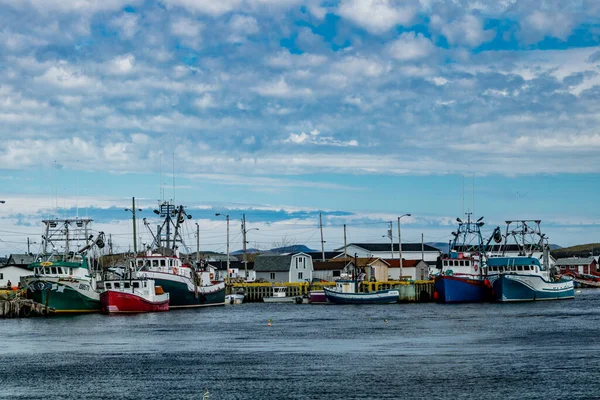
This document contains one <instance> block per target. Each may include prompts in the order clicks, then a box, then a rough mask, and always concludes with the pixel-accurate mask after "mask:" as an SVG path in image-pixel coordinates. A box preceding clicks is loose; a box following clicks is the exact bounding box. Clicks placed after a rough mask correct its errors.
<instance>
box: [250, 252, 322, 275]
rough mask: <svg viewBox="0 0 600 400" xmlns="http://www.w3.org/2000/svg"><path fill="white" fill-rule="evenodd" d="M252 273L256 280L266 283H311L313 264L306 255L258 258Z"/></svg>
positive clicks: (310, 258)
mask: <svg viewBox="0 0 600 400" xmlns="http://www.w3.org/2000/svg"><path fill="white" fill-rule="evenodd" d="M254 271H255V272H256V279H257V280H261V279H262V280H264V281H266V282H311V281H312V277H313V262H312V257H311V256H310V255H308V254H306V253H296V254H284V255H269V256H258V257H256V258H255V259H254Z"/></svg>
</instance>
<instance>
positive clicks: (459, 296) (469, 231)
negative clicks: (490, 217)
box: [433, 213, 502, 303]
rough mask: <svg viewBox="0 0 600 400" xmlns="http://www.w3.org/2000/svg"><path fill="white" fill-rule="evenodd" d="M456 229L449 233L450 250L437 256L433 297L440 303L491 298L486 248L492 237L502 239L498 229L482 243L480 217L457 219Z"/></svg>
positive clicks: (469, 214)
mask: <svg viewBox="0 0 600 400" xmlns="http://www.w3.org/2000/svg"><path fill="white" fill-rule="evenodd" d="M456 221H457V222H458V229H457V230H456V232H452V235H453V236H454V239H453V240H452V242H451V243H450V246H449V253H448V254H445V255H443V256H441V257H440V258H439V259H438V266H439V267H440V268H441V271H440V273H439V274H437V275H436V276H435V278H434V284H435V291H434V294H433V297H434V299H435V300H436V301H438V302H441V303H466V302H481V301H485V300H488V299H489V298H490V294H491V292H490V282H489V281H488V280H487V278H486V273H487V270H486V268H487V267H486V263H485V261H486V260H485V249H486V247H487V245H488V244H489V243H490V241H491V240H493V239H494V240H496V241H501V240H502V237H501V234H500V232H499V230H494V233H493V234H492V236H491V237H490V239H489V240H488V241H487V243H486V244H484V240H483V236H482V234H481V227H482V226H483V225H484V222H483V217H481V218H479V219H478V220H476V221H473V220H471V213H467V220H466V222H463V221H462V220H461V219H460V218H457V219H456Z"/></svg>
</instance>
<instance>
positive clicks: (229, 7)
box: [164, 0, 242, 17]
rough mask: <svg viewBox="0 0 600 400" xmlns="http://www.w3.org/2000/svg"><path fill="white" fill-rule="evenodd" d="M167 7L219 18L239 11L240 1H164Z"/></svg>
mask: <svg viewBox="0 0 600 400" xmlns="http://www.w3.org/2000/svg"><path fill="white" fill-rule="evenodd" d="M164 3H165V4H166V5H167V6H168V7H182V8H184V9H186V10H188V11H191V12H193V13H198V14H205V15H210V16H211V17H219V16H221V15H223V14H227V13H229V12H231V11H234V10H236V9H239V8H240V6H241V5H242V0H164Z"/></svg>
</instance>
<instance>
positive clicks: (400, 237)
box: [398, 214, 411, 279]
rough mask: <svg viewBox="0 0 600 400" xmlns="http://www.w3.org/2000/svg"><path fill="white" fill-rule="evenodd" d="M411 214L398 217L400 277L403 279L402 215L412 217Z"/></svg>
mask: <svg viewBox="0 0 600 400" xmlns="http://www.w3.org/2000/svg"><path fill="white" fill-rule="evenodd" d="M410 216H411V215H410V214H402V215H401V216H399V217H398V251H399V254H400V279H402V235H401V233H400V220H401V219H402V217H410Z"/></svg>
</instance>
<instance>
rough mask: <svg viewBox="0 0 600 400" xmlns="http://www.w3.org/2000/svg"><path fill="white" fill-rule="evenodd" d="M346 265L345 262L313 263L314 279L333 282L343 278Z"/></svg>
mask: <svg viewBox="0 0 600 400" xmlns="http://www.w3.org/2000/svg"><path fill="white" fill-rule="evenodd" d="M345 267H346V264H345V263H343V262H330V261H325V262H323V261H313V279H318V280H321V281H328V282H333V281H336V280H338V279H340V278H341V276H342V274H343V273H344V268H345Z"/></svg>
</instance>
